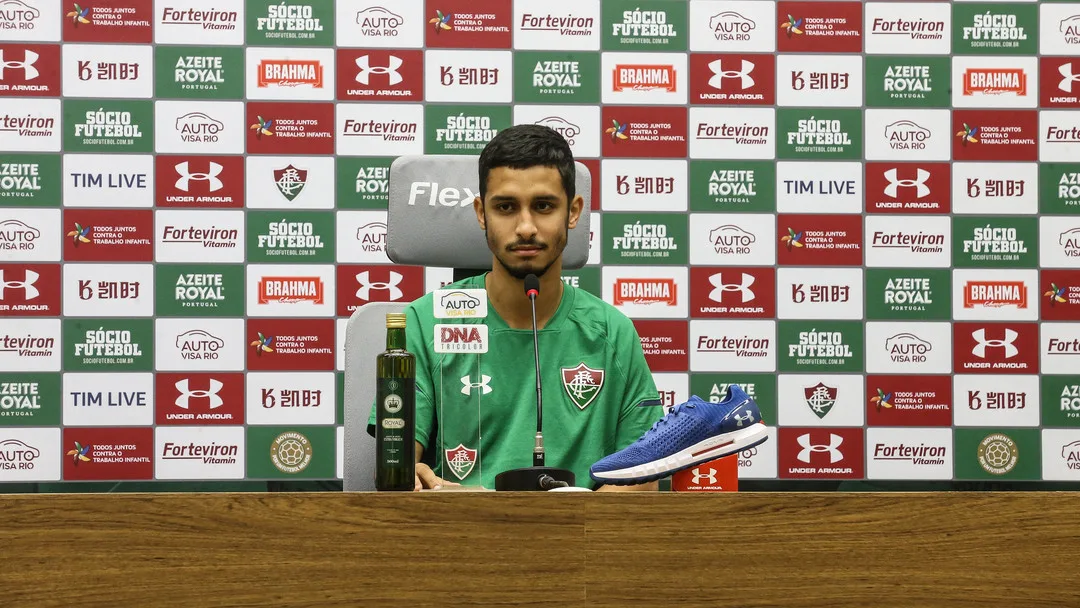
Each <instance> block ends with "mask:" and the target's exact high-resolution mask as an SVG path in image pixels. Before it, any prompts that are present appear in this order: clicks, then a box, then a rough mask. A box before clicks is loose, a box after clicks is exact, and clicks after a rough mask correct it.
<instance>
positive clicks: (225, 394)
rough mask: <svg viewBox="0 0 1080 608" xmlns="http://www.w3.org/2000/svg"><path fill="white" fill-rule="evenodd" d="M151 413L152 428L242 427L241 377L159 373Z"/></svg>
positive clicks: (239, 375)
mask: <svg viewBox="0 0 1080 608" xmlns="http://www.w3.org/2000/svg"><path fill="white" fill-rule="evenodd" d="M154 410H155V412H156V416H155V421H154V422H155V424H193V425H210V424H243V423H244V375H243V374H223V373H179V374H162V373H159V374H157V375H156V376H155V378H154Z"/></svg>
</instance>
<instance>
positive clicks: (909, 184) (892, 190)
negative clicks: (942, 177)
mask: <svg viewBox="0 0 1080 608" xmlns="http://www.w3.org/2000/svg"><path fill="white" fill-rule="evenodd" d="M896 173H897V170H896V169H889V170H888V171H886V172H885V179H887V180H889V185H888V186H885V195H886V196H888V197H889V198H896V192H897V190H899V189H900V186H903V187H905V188H915V196H916V197H918V198H923V197H924V196H929V195H930V186H927V185H926V182H927V181H929V180H930V172H929V171H927V170H926V169H916V170H915V179H897V177H896Z"/></svg>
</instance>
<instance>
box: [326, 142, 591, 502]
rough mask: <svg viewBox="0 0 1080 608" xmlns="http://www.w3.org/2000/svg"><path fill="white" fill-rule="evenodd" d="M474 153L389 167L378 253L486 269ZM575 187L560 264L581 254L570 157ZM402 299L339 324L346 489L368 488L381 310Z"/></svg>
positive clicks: (579, 182)
mask: <svg viewBox="0 0 1080 608" xmlns="http://www.w3.org/2000/svg"><path fill="white" fill-rule="evenodd" d="M478 160H479V157H478V156H462V155H425V156H402V157H399V158H397V159H396V160H395V161H394V162H393V164H391V165H390V189H389V196H390V202H389V207H388V209H387V218H386V245H387V246H386V253H387V256H388V257H389V258H390V260H391V261H393V262H394V263H395V264H410V265H417V266H436V267H443V268H446V267H449V268H453V269H454V280H458V279H460V278H463V277H467V276H472V275H475V274H480V273H481V272H484V271H487V270H490V269H491V251H490V250H489V249H488V246H487V240H486V239H485V237H484V233H483V231H482V230H480V226H479V225H477V223H476V214H475V213H474V212H473V207H472V201H473V198H474V197H475V196H476V195H477V194H478V193H479V188H478V187H477V185H478V183H479V182H478V176H477V162H478ZM576 168H577V179H576V180H575V187H576V189H577V192H578V193H579V194H581V196H582V197H583V198H584V199H585V206H584V209H583V210H582V213H581V219H580V220H579V221H578V225H577V227H576V228H574V229H573V230H571V231H570V234H569V235H568V237H567V244H566V250H565V251H564V252H563V268H564V269H567V270H574V269H578V268H581V267H583V266H585V264H586V263H587V262H588V260H589V231H590V228H589V217H590V216H589V207H590V204H591V201H590V195H589V194H590V192H591V185H592V176H591V175H590V174H589V169H588V168H587V167H586V166H585V165H583V164H581V163H576ZM406 306H407V303H399V302H389V303H387V302H372V303H370V304H365V305H364V306H361V307H360V308H358V309H357V310H356V311H355V312H354V313H353V314H352V316H351V317H350V318H349V322H348V324H347V326H346V329H345V344H344V348H345V395H344V401H345V454H344V483H343V487H344V490H345V491H346V492H358V491H371V490H374V489H375V439H374V438H373V437H371V436H370V435H368V433H367V422H368V417H369V416H370V415H371V405H372V403H373V402H374V400H375V357H376V355H378V354H379V353H381V352H382V351H383V350H385V349H386V313H389V312H401V311H402V310H404V309H405V307H406Z"/></svg>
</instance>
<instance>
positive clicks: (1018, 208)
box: [952, 163, 1039, 215]
mask: <svg viewBox="0 0 1080 608" xmlns="http://www.w3.org/2000/svg"><path fill="white" fill-rule="evenodd" d="M1038 171H1039V167H1038V165H1036V164H1035V163H956V164H954V165H953V186H952V190H953V192H952V200H953V211H954V212H955V213H963V214H1001V215H1016V214H1035V213H1036V212H1037V210H1038V206H1039V203H1038V196H1039V191H1038V190H1037V189H1036V186H1035V184H1036V181H1037V179H1038V178H1037V177H1036V174H1037V173H1038Z"/></svg>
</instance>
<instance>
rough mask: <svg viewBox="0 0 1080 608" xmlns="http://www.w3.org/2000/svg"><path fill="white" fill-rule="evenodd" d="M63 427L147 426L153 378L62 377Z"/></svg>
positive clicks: (151, 417)
mask: <svg viewBox="0 0 1080 608" xmlns="http://www.w3.org/2000/svg"><path fill="white" fill-rule="evenodd" d="M63 404H64V406H63V407H64V425H65V426H148V425H151V424H153V420H154V375H153V374H72V373H68V374H64V400H63Z"/></svg>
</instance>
